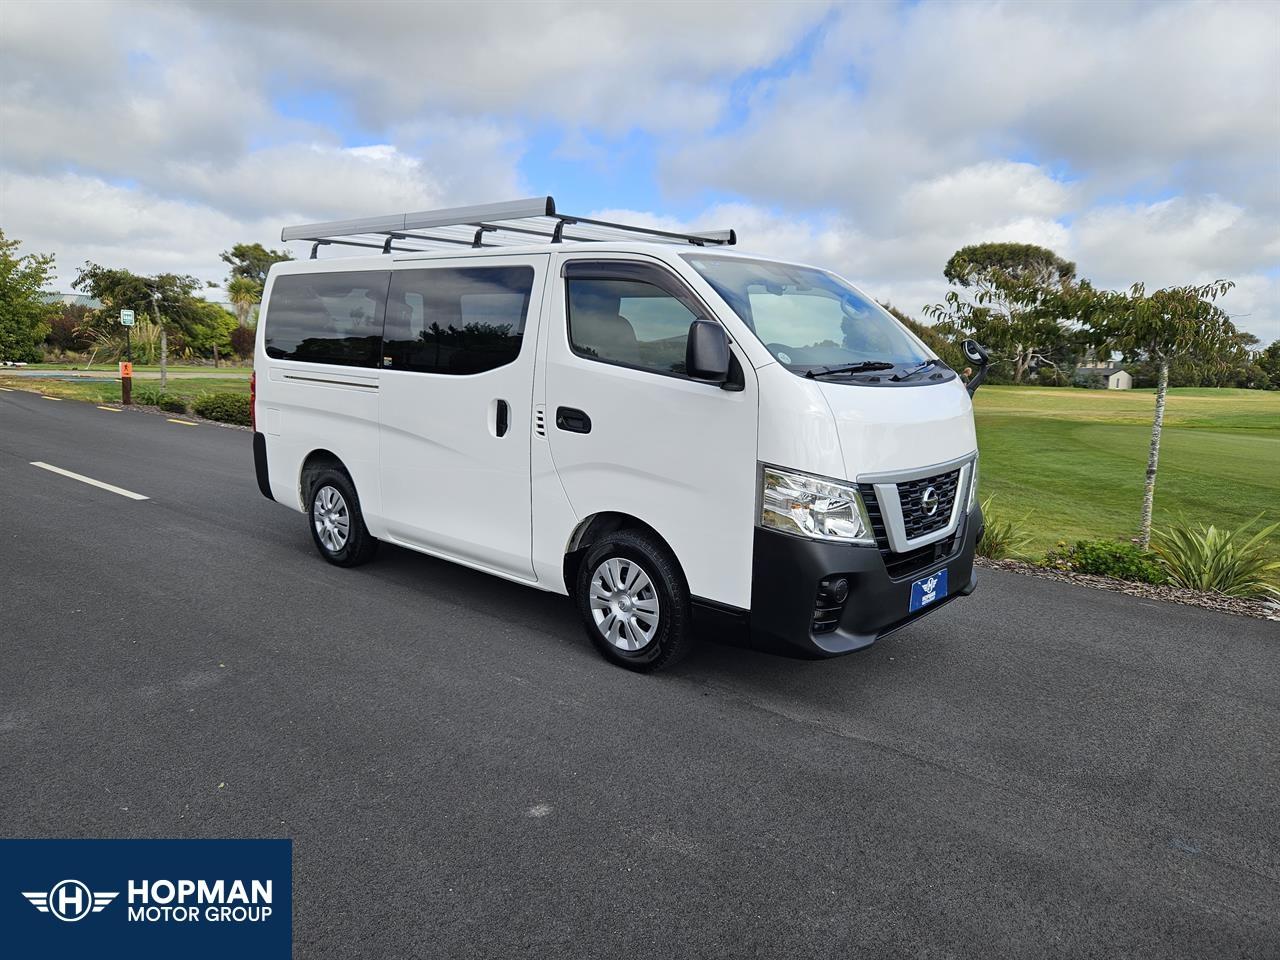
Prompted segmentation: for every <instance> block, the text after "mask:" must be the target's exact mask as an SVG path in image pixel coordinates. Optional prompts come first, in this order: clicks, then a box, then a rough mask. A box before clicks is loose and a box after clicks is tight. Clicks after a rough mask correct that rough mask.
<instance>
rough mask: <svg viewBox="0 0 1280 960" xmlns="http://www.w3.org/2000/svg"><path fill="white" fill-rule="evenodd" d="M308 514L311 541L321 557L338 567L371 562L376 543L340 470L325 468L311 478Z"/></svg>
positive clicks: (353, 493) (356, 499) (348, 478)
mask: <svg viewBox="0 0 1280 960" xmlns="http://www.w3.org/2000/svg"><path fill="white" fill-rule="evenodd" d="M310 479H311V483H310V485H309V488H308V489H309V490H310V502H309V505H308V510H307V514H308V516H309V517H310V519H311V539H312V540H314V541H315V544H316V549H317V550H319V551H320V556H322V557H324V558H325V559H326V560H328V561H329V562H330V563H332V564H336V565H337V566H339V567H354V566H357V565H358V564H361V563H365V562H366V561H368V560H370V559H371V558H372V557H373V555H374V553H376V552H377V549H378V541H377V540H375V539H374V538H373V536H372V535H371V534H370V533H369V530H368V528H367V527H366V526H365V525H364V515H363V514H362V513H361V512H360V498H359V497H357V496H356V488H355V485H354V484H353V483H352V482H351V478H350V477H348V476H347V475H346V473H344V472H343V471H341V470H338V469H336V468H333V467H326V468H324V469H322V470H319V471H317V472H316V473H315V475H314V476H312V477H311V478H310Z"/></svg>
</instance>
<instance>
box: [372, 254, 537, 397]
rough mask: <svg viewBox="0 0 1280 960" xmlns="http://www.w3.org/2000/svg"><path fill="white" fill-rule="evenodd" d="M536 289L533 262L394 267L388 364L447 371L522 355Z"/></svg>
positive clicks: (478, 368)
mask: <svg viewBox="0 0 1280 960" xmlns="http://www.w3.org/2000/svg"><path fill="white" fill-rule="evenodd" d="M532 290H533V268H532V267H458V268H452V267H437V268H434V269H430V270H397V271H395V272H394V273H392V275H391V292H390V293H389V294H388V297H387V326H386V339H385V342H384V344H383V351H382V355H383V357H384V360H383V365H384V366H386V367H387V368H388V369H390V370H416V371H418V372H420V373H446V374H465V373H483V372H484V371H486V370H493V369H495V368H496V367H501V366H505V365H506V364H508V363H510V362H511V361H513V360H515V358H516V357H517V356H519V354H520V343H521V340H522V339H523V337H524V323H525V317H526V316H527V315H528V313H529V295H530V293H531V292H532Z"/></svg>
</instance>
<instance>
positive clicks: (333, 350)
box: [264, 270, 388, 367]
mask: <svg viewBox="0 0 1280 960" xmlns="http://www.w3.org/2000/svg"><path fill="white" fill-rule="evenodd" d="M387 278H388V274H387V272H386V271H384V270H362V271H350V272H346V273H306V274H289V275H286V276H282V277H276V281H275V283H274V284H273V285H272V287H271V299H270V300H269V301H268V303H267V313H266V324H267V329H266V331H265V334H264V336H265V341H266V348H267V356H269V357H271V358H272V359H273V360H305V361H307V362H309V363H333V364H341V365H343V366H348V367H372V366H376V365H377V362H378V355H379V352H380V351H379V341H380V340H381V339H382V308H383V303H384V300H385V297H386V292H387Z"/></svg>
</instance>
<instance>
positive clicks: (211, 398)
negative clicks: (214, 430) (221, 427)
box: [192, 393, 253, 427]
mask: <svg viewBox="0 0 1280 960" xmlns="http://www.w3.org/2000/svg"><path fill="white" fill-rule="evenodd" d="M192 411H193V412H194V413H195V414H196V415H197V416H201V417H204V418H205V419H206V420H221V421H222V422H223V423H238V424H239V425H240V426H242V427H247V426H249V424H250V422H251V421H252V419H253V413H252V407H251V405H250V403H249V397H248V395H247V394H243V393H205V394H201V395H200V396H198V397H196V399H195V403H194V404H192Z"/></svg>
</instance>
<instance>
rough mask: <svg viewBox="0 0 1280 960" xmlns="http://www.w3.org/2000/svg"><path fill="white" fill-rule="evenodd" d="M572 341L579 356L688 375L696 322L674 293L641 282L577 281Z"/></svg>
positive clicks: (572, 293)
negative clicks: (692, 327)
mask: <svg viewBox="0 0 1280 960" xmlns="http://www.w3.org/2000/svg"><path fill="white" fill-rule="evenodd" d="M568 284H569V342H570V344H572V346H573V351H574V353H577V354H579V355H580V356H584V357H591V358H593V359H596V360H604V361H606V362H608V363H621V364H625V365H626V366H629V367H640V368H641V369H645V370H654V371H657V372H659V373H675V374H680V375H681V376H683V375H684V373H685V365H684V358H685V344H686V342H687V341H688V339H689V325H690V324H691V323H693V321H694V319H695V317H694V315H693V314H692V313H691V312H690V311H689V309H688V308H687V307H685V305H684V304H683V303H681V302H680V301H679V300H677V299H676V298H675V297H673V296H672V295H671V294H669V293H667V292H666V291H664V290H662V289H660V288H659V287H656V286H654V285H653V284H651V283H645V282H644V281H642V280H596V279H586V278H583V279H573V278H570V279H569V281H568Z"/></svg>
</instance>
